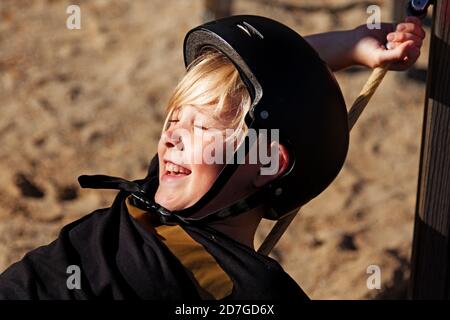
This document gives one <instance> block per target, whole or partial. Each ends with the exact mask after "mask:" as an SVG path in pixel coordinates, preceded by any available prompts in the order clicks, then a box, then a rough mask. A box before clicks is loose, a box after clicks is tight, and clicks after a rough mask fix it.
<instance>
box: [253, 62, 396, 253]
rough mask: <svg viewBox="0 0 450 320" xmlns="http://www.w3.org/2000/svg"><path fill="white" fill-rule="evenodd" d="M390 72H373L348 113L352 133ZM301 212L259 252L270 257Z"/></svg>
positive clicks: (276, 230)
mask: <svg viewBox="0 0 450 320" xmlns="http://www.w3.org/2000/svg"><path fill="white" fill-rule="evenodd" d="M388 70H389V65H386V66H384V67H380V68H375V69H374V70H373V71H372V74H371V75H370V77H369V79H368V80H367V82H366V84H365V85H364V87H363V88H362V90H361V92H360V93H359V95H358V98H356V100H355V102H353V104H352V106H351V108H350V111H349V112H348V131H351V130H352V128H353V126H354V125H355V123H356V121H358V119H359V116H360V115H361V113H362V112H363V111H364V109H365V108H366V106H367V104H368V103H369V101H370V99H371V98H372V96H373V94H374V93H375V91H376V90H377V88H378V86H379V85H380V83H381V81H383V78H384V76H385V75H386V73H387V71H388ZM299 212H300V210H294V211H292V212H291V213H289V214H287V215H286V216H285V217H283V218H281V219H280V220H278V221H277V222H276V223H275V225H274V226H273V228H272V230H271V231H270V233H269V234H268V235H267V237H266V239H264V242H263V243H262V244H261V246H260V247H259V248H258V252H259V253H261V254H264V255H266V256H267V255H269V253H270V251H272V249H273V247H275V245H276V244H277V242H278V240H280V238H281V236H282V235H283V234H284V232H285V231H286V229H287V228H288V227H289V225H290V224H291V222H292V221H293V220H294V218H295V216H296V215H297V214H298V213H299Z"/></svg>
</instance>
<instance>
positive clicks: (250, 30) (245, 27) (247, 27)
mask: <svg viewBox="0 0 450 320" xmlns="http://www.w3.org/2000/svg"><path fill="white" fill-rule="evenodd" d="M236 26H237V27H238V28H239V29H241V30H242V31H244V32H245V33H247V34H248V36H249V37H252V36H257V37H258V38H260V39H264V36H263V35H262V34H261V32H259V31H258V30H257V29H256V28H255V27H254V26H252V25H251V24H250V23H248V22H245V21H243V22H242V24H239V23H238V24H237V25H236Z"/></svg>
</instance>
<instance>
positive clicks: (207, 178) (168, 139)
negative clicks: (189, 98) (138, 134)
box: [155, 105, 225, 211]
mask: <svg viewBox="0 0 450 320" xmlns="http://www.w3.org/2000/svg"><path fill="white" fill-rule="evenodd" d="M169 121H170V122H169V127H168V128H167V130H165V131H164V132H163V134H162V135H161V138H160V140H159V143H158V158H159V187H158V190H157V191H156V194H155V201H156V202H157V203H158V204H160V205H161V206H163V207H165V208H167V209H168V210H171V211H176V210H181V209H185V208H188V207H190V206H192V205H194V204H195V203H196V202H197V201H198V200H199V199H200V198H201V197H202V196H203V195H204V194H205V193H206V192H207V191H208V190H209V189H210V188H211V186H212V185H213V184H214V181H215V180H216V179H217V177H218V175H219V173H220V172H221V170H222V169H223V167H224V164H223V162H224V161H216V163H210V162H211V161H207V162H209V163H206V162H205V161H204V158H203V157H204V151H205V150H212V152H209V151H208V152H209V154H210V155H213V156H214V155H215V151H216V152H219V153H220V152H224V151H223V150H224V148H225V143H219V145H218V144H217V141H223V140H224V139H222V138H221V137H219V139H215V138H217V137H218V135H219V136H222V133H223V132H225V130H218V129H217V128H220V127H221V126H220V123H217V122H216V121H215V120H214V119H213V118H212V117H211V116H209V115H208V114H206V113H204V112H200V110H199V109H198V108H196V107H193V106H189V105H187V106H183V107H182V108H181V109H179V110H178V111H175V112H174V113H173V115H172V116H171V118H170V120H169ZM215 128H216V129H215ZM211 132H212V133H211ZM218 150H220V151H218ZM217 162H218V163H217Z"/></svg>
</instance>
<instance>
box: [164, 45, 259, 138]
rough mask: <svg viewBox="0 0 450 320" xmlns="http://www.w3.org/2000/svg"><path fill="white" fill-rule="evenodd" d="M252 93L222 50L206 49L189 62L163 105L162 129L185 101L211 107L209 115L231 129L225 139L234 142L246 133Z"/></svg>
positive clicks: (165, 127) (202, 107)
mask: <svg viewBox="0 0 450 320" xmlns="http://www.w3.org/2000/svg"><path fill="white" fill-rule="evenodd" d="M251 103H252V101H251V97H250V94H249V92H248V89H247V87H246V86H245V84H244V82H243V81H242V79H241V77H240V75H239V72H238V70H237V69H236V67H235V66H234V64H233V63H232V62H231V61H230V60H229V59H228V58H227V57H226V56H225V55H224V54H223V53H221V52H219V51H217V50H214V49H207V50H205V51H204V52H203V53H202V54H201V55H199V56H198V57H197V58H196V59H195V60H194V61H192V63H191V64H190V65H189V66H188V68H187V72H186V74H185V75H184V77H183V78H182V80H181V81H180V82H179V83H178V85H177V87H176V88H175V91H174V93H173V94H172V96H171V98H170V99H169V102H168V105H167V108H166V120H165V122H164V125H163V129H162V130H163V132H164V131H165V130H166V129H167V126H168V122H169V120H170V117H171V116H172V114H173V113H174V112H175V111H176V110H178V109H180V108H181V107H182V106H185V105H193V106H197V107H199V108H201V109H206V108H208V109H209V108H214V110H213V112H212V117H213V119H214V120H216V121H217V122H219V123H221V124H223V128H218V129H225V128H230V129H234V133H233V135H232V136H231V137H228V138H227V139H230V138H234V139H236V143H240V140H241V139H242V137H243V136H245V134H246V133H247V130H248V128H247V125H246V123H245V115H246V114H247V112H248V110H249V109H250V106H251Z"/></svg>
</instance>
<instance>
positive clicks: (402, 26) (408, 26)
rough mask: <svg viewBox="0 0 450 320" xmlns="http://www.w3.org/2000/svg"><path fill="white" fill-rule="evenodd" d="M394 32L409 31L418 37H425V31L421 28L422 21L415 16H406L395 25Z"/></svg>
mask: <svg viewBox="0 0 450 320" xmlns="http://www.w3.org/2000/svg"><path fill="white" fill-rule="evenodd" d="M395 31H396V32H402V33H411V34H414V35H416V36H418V37H419V38H422V39H424V38H425V35H426V34H425V31H424V30H423V28H422V21H420V19H419V18H417V17H407V18H406V19H405V22H402V23H399V24H398V25H397V29H396V30H395Z"/></svg>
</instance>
